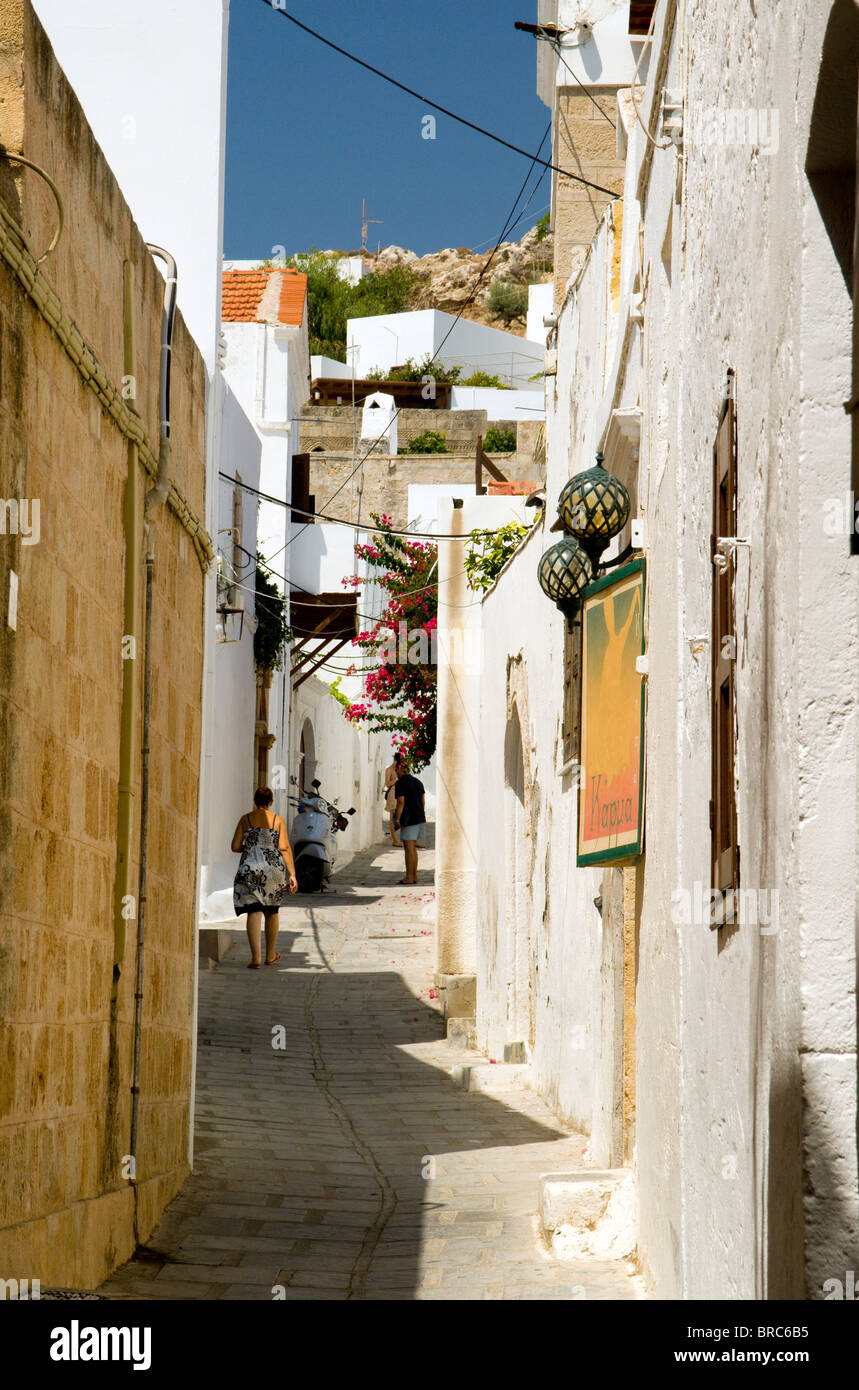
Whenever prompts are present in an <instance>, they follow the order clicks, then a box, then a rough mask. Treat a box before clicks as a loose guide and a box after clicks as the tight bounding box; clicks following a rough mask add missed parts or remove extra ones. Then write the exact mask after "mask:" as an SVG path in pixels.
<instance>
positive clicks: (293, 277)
mask: <svg viewBox="0 0 859 1390" xmlns="http://www.w3.org/2000/svg"><path fill="white" fill-rule="evenodd" d="M273 276H279V277H280V293H279V295H278V293H277V286H276V284H274V285H273V284H272V283H271V282H272V277H273ZM268 289H271V290H272V291H273V293H274V296H275V297H274V298H272V295H271V294H266V291H267V290H268ZM263 298H265V299H266V307H268V305H271V307H272V310H273V311H275V310H274V306H275V304H276V305H277V308H276V311H275V312H276V321H277V322H278V323H288V324H293V325H295V326H296V327H297V326H298V325H299V324H300V323H301V320H302V318H303V316H304V306H305V303H306V300H307V276H306V275H301V274H300V273H299V272H298V271H295V270H284V269H280V268H277V269H274V268H270V269H267V270H265V269H260V270H225V271H224V274H223V281H222V309H221V317H222V319H223V321H224V322H225V323H264V322H267V321H273V320H271V319H270V317H269V314H268V313H267V312H266V313H264V312H263V310H262V304H263Z"/></svg>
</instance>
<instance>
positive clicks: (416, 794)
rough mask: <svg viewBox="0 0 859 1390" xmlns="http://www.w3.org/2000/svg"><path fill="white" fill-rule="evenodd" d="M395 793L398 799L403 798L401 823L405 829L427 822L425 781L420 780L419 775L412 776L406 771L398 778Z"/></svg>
mask: <svg viewBox="0 0 859 1390" xmlns="http://www.w3.org/2000/svg"><path fill="white" fill-rule="evenodd" d="M394 795H395V796H396V798H397V800H398V801H399V799H400V797H402V798H403V813H402V815H401V817H400V825H401V826H402V827H403V829H405V827H406V826H407V825H423V824H424V823H425V821H426V816H425V815H424V807H423V795H424V784H423V782H419V781H418V779H417V777H412V775H411V773H409V772H406V773H404V775H403V776H402V777H398V778H397V780H396V783H395V784H394Z"/></svg>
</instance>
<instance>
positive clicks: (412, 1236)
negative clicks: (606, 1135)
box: [101, 847, 636, 1300]
mask: <svg viewBox="0 0 859 1390" xmlns="http://www.w3.org/2000/svg"><path fill="white" fill-rule="evenodd" d="M433 857H434V856H433V853H432V851H431V850H427V851H425V852H424V853H422V855H421V862H420V884H419V886H418V888H417V889H406V888H403V887H400V886H399V885H398V884H397V879H398V878H399V877H400V875H401V872H402V854H401V852H400V851H394V850H391V849H390V847H389V848H388V849H385V848H384V847H380V848H379V849H377V850H375V851H372V852H370V853H367V854H364V855H360V856H358V857H356V858H355V859H354V860H353V861H352V863H351V864H350V865H348V867H347V868H345V869H344V871H343V872H342V873H341V874H340V875H338V876H337V878H336V879H335V883H336V885H337V889H336V891H335V892H332V893H330V894H328V895H326V896H325V897H323V898H319V899H310V898H307V897H299V898H297V899H296V900H295V902H294V903H292V904H290V906H289V907H288V908H287V909H286V910H284V911H282V913H281V924H282V925H281V934H280V940H279V943H278V944H279V949H280V951H281V955H282V959H281V960H280V961H279V962H278V964H277V965H276V966H275V967H272V968H263V969H261V970H259V971H251V970H248V969H247V968H246V965H247V947H246V941H245V939H244V935H243V934H242V936H241V937H238V936H237V943H236V945H235V946H234V947H233V948H232V949H231V950H230V953H229V955H228V957H227V959H226V960H225V961H224V962H222V963H221V964H220V965H219V966H217V967H216V968H215V969H213V970H211V971H204V972H203V973H202V975H201V981H200V1033H199V1053H198V1075H197V1107H196V1116H197V1127H196V1159H195V1162H196V1171H195V1172H194V1174H193V1176H192V1177H191V1178H190V1179H189V1180H188V1182H187V1183H186V1184H185V1186H184V1188H183V1189H182V1191H181V1193H180V1194H179V1196H178V1197H177V1198H176V1199H175V1201H174V1202H173V1203H172V1204H171V1206H170V1207H169V1209H168V1211H167V1214H166V1217H165V1219H164V1221H163V1222H162V1224H161V1226H160V1228H159V1229H158V1230H157V1231H156V1232H155V1233H154V1235H153V1237H152V1239H151V1241H150V1243H149V1246H148V1247H147V1248H146V1250H145V1251H141V1252H139V1253H138V1256H137V1258H136V1259H134V1260H133V1261H131V1262H130V1263H129V1264H127V1265H125V1266H124V1267H123V1268H122V1269H120V1270H118V1271H117V1273H116V1274H115V1275H114V1276H113V1277H112V1278H111V1279H110V1280H109V1281H108V1282H107V1283H106V1284H105V1285H104V1286H103V1288H102V1290H101V1292H102V1293H105V1294H108V1295H109V1296H111V1297H115V1298H136V1299H139V1298H164V1299H219V1298H226V1299H265V1300H271V1299H272V1298H274V1297H277V1296H278V1292H273V1291H275V1290H276V1288H277V1286H281V1289H280V1291H279V1296H281V1297H285V1298H287V1299H297V1298H298V1299H308V1298H311V1299H318V1298H324V1299H347V1298H352V1299H391V1298H396V1299H413V1298H420V1299H531V1298H533V1299H573V1298H576V1299H581V1298H587V1299H593V1298H597V1299H630V1298H635V1297H636V1281H635V1280H634V1279H632V1278H631V1277H630V1276H629V1274H628V1272H627V1268H626V1266H624V1265H621V1264H615V1263H600V1262H597V1261H592V1262H591V1261H588V1262H584V1263H569V1262H566V1261H561V1260H558V1259H556V1258H555V1257H553V1256H552V1255H550V1254H549V1252H548V1250H547V1249H546V1247H545V1245H544V1244H543V1243H542V1241H541V1239H540V1237H539V1232H538V1228H537V1218H536V1210H537V1205H538V1191H539V1184H538V1178H539V1174H541V1173H545V1172H552V1171H564V1170H569V1169H570V1168H573V1167H581V1166H583V1162H582V1157H581V1154H582V1148H583V1146H584V1144H585V1140H584V1139H583V1138H582V1136H580V1135H576V1134H572V1133H570V1132H567V1131H564V1130H562V1129H561V1128H560V1127H559V1125H558V1124H557V1122H556V1121H555V1120H554V1119H553V1117H552V1116H551V1114H550V1112H549V1111H548V1110H547V1108H546V1107H545V1106H544V1105H543V1104H542V1102H541V1101H540V1100H539V1099H538V1098H537V1097H536V1096H535V1095H534V1094H533V1093H532V1092H530V1091H527V1090H524V1091H523V1090H519V1091H511V1092H509V1093H501V1094H498V1095H496V1094H493V1095H492V1096H488V1095H484V1094H475V1093H470V1092H464V1091H462V1090H461V1089H460V1088H459V1087H458V1086H456V1085H455V1084H454V1082H453V1081H452V1080H451V1078H450V1075H449V1071H450V1068H451V1067H452V1066H453V1065H454V1064H456V1063H457V1062H459V1063H461V1062H463V1061H468V1060H472V1059H473V1060H477V1057H476V1054H473V1053H470V1052H468V1051H466V1050H464V1049H462V1048H456V1049H455V1048H453V1047H452V1046H451V1044H450V1043H448V1042H447V1041H446V1040H445V1038H444V1024H443V1020H442V1017H441V1014H440V1012H439V1006H438V1003H437V1002H436V1001H435V1000H434V999H433V997H432V995H431V990H432V978H433V967H432V950H431V942H432V936H431V916H432V901H433V889H432V873H431V869H432V860H433Z"/></svg>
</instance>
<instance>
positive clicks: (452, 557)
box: [436, 500, 480, 1003]
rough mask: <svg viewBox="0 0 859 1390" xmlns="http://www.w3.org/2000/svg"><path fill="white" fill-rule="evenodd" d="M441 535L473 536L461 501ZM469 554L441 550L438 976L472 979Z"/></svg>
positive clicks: (473, 694) (476, 607)
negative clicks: (466, 564) (466, 561)
mask: <svg viewBox="0 0 859 1390" xmlns="http://www.w3.org/2000/svg"><path fill="white" fill-rule="evenodd" d="M439 532H440V533H441V534H444V533H448V534H451V535H464V534H466V533H467V528H466V525H465V512H464V509H463V503H462V502H461V501H456V500H454V503H453V507H452V509H451V510H450V511H448V510H447V508H446V507H440V508H439ZM463 553H464V546H463V543H462V542H461V541H441V542H439V548H438V557H439V558H438V582H439V588H438V747H437V753H436V760H437V812H436V816H437V825H436V844H437V858H436V913H437V916H436V923H437V932H436V969H437V971H438V973H439V975H440V976H450V975H453V976H462V975H466V976H473V975H474V973H475V968H476V930H477V902H476V883H477V829H478V815H479V807H478V805H477V789H478V764H477V735H478V724H479V717H480V679H479V662H478V660H477V656H476V651H471V650H470V647H471V646H472V645H476V638H477V636H478V635H479V630H480V629H479V621H480V619H479V614H480V604H479V603H475V602H474V600H475V598H476V597H477V596H476V595H475V594H474V593H473V592H472V591H471V590H470V589H468V588H467V586H466V582H465V580H466V577H465V574H464V572H463ZM469 631H470V632H471V641H469V637H468V634H469ZM440 983H445V984H446V982H442V981H440ZM447 992H448V987H447V985H446V993H447ZM445 1002H446V1003H447V1000H446V1001H445Z"/></svg>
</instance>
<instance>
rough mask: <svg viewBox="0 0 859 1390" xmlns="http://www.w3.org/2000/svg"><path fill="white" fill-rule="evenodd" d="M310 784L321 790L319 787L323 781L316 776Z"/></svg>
mask: <svg viewBox="0 0 859 1390" xmlns="http://www.w3.org/2000/svg"><path fill="white" fill-rule="evenodd" d="M310 785H311V787H315V788H316V790H317V791H319V788H320V787H321V786H322V783H321V782H320V780H319V778H318V777H314V779H313V781H312V782H311V783H310Z"/></svg>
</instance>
